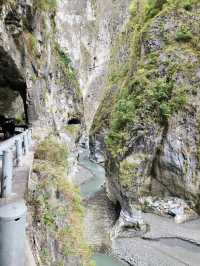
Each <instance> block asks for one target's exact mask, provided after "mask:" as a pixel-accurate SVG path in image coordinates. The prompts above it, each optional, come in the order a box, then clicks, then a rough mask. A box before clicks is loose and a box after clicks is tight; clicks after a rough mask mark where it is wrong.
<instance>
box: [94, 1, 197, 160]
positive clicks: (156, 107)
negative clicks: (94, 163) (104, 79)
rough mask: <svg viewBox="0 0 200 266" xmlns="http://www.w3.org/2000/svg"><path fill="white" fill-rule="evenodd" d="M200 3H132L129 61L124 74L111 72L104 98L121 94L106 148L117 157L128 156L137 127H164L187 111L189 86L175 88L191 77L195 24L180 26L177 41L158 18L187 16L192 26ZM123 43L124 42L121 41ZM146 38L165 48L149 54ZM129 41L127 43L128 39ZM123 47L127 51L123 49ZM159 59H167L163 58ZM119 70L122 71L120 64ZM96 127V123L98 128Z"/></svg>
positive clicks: (152, 50) (115, 100)
mask: <svg viewBox="0 0 200 266" xmlns="http://www.w3.org/2000/svg"><path fill="white" fill-rule="evenodd" d="M197 2H198V1H164V0H163V1H161V0H160V1H149V0H148V1H133V3H132V4H131V7H130V11H131V17H130V19H129V22H128V24H127V26H126V29H125V31H124V32H126V34H128V35H129V40H130V41H129V47H128V55H129V56H128V59H127V60H126V62H125V64H124V68H123V71H122V70H121V71H118V70H117V69H114V68H113V65H111V70H113V69H114V71H112V72H111V77H110V81H109V82H110V84H109V89H108V90H109V92H107V93H106V97H107V96H108V95H109V93H110V94H111V91H112V88H113V86H117V87H118V88H119V89H118V91H119V93H118V94H117V95H118V96H117V97H116V98H114V103H115V102H116V104H115V107H114V109H113V112H111V113H112V115H111V116H112V118H111V119H110V120H109V117H108V123H110V125H109V126H110V127H111V131H110V134H109V136H108V138H107V147H108V149H109V150H110V151H111V153H112V154H113V156H117V155H120V156H121V155H123V154H124V153H125V152H126V149H127V145H126V144H127V142H128V141H130V139H131V134H130V133H131V132H132V129H133V130H134V127H135V126H136V125H137V126H139V125H142V124H143V123H152V122H155V123H160V124H161V125H163V124H165V123H166V122H167V120H168V119H169V118H170V116H171V115H172V114H173V113H174V112H178V111H179V110H180V109H182V108H184V106H185V105H186V103H187V95H188V93H191V88H190V85H189V84H187V83H186V84H185V85H184V84H183V83H182V82H180V84H177V77H178V75H179V74H180V73H182V76H187V75H188V73H190V70H191V68H192V63H190V62H189V60H188V58H189V57H191V56H192V54H194V53H198V47H196V45H195V43H196V40H195V36H196V34H197V33H198V30H197V28H196V26H197V24H196V25H194V26H193V27H192V26H189V23H187V22H185V24H183V21H180V22H179V23H177V29H176V32H175V34H174V35H173V33H170V32H167V31H166V30H165V27H164V21H161V20H159V17H161V18H163V17H164V16H165V15H168V14H169V13H170V12H171V13H172V14H173V13H176V15H177V18H180V17H181V16H184V17H187V18H188V20H192V15H193V13H192V12H193V11H194V10H193V9H192V8H193V5H194V4H196V3H197ZM197 23H198V22H197ZM156 26H157V27H158V28H159V34H160V36H156V34H157V33H156V32H154V30H151V28H154V27H156ZM155 31H156V29H155ZM124 34H125V33H122V34H121V36H122V35H124ZM130 36H131V37H130ZM162 36H163V37H162ZM120 38H122V37H119V38H118V40H120ZM147 38H149V39H150V40H152V42H153V41H155V42H156V41H157V42H158V44H157V45H158V46H163V47H158V49H151V48H150V45H151V44H150V43H148V42H146V43H145V40H147ZM156 38H157V39H158V40H156ZM125 40H126V41H127V38H125ZM159 42H160V43H159ZM161 42H163V43H164V44H162V43H161ZM120 45H121V46H123V43H121V44H120ZM148 45H149V47H148ZM144 46H145V47H144ZM155 46H156V45H155ZM142 49H143V51H142ZM144 49H145V51H144ZM183 54H187V55H188V58H184V59H183V60H184V61H185V62H184V64H182V63H181V60H182V57H183V56H182V55H183ZM161 55H163V57H164V56H165V58H161ZM114 56H115V59H114V60H115V61H118V60H117V59H116V54H115V55H114ZM117 56H118V55H117ZM114 60H113V61H114ZM111 62H112V61H111ZM115 64H116V63H115ZM161 64H163V70H161ZM118 67H120V68H121V64H119V65H118ZM115 68H116V67H115ZM117 73H118V75H117ZM183 79H184V77H183ZM181 83H182V84H181ZM193 92H194V91H193ZM109 100H110V98H109ZM107 101H108V100H107V99H106V98H105V101H104V102H103V104H102V106H101V108H103V106H107V104H106V103H107ZM107 107H108V106H107ZM111 108H113V107H111ZM111 108H109V110H108V111H107V113H108V114H109V113H110V111H112V110H111ZM102 111H104V110H103V109H100V112H102ZM100 116H101V115H100ZM101 118H102V116H101ZM110 121H112V122H110ZM97 122H98V117H97V120H96V121H95V123H97Z"/></svg>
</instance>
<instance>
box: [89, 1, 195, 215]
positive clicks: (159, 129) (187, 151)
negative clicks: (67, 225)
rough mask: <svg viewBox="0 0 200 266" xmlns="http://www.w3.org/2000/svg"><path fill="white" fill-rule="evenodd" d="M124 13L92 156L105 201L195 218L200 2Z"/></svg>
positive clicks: (157, 4) (144, 4) (136, 5)
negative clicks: (173, 203) (181, 207)
mask: <svg viewBox="0 0 200 266" xmlns="http://www.w3.org/2000/svg"><path fill="white" fill-rule="evenodd" d="M130 10H131V17H130V19H129V21H128V23H127V25H126V27H125V28H124V31H123V32H122V33H121V35H119V36H118V38H117V39H116V41H115V47H114V51H113V56H112V60H111V63H110V69H111V74H110V75H109V81H108V86H107V90H106V93H105V96H104V100H103V101H102V103H101V106H100V107H99V109H98V111H97V114H96V117H95V119H94V123H93V126H92V129H91V132H90V135H91V137H90V142H91V149H92V151H93V153H95V152H98V150H99V147H100V150H101V152H102V153H101V155H103V156H104V157H105V161H106V162H105V163H106V171H107V189H108V193H109V195H110V198H111V199H112V200H114V201H116V202H120V204H121V205H122V207H123V208H124V209H125V210H127V211H128V212H130V213H131V210H132V208H133V207H136V205H141V204H140V203H139V202H140V198H141V197H143V196H148V195H156V196H161V197H164V196H169V195H171V196H177V197H180V198H183V199H186V200H189V201H191V202H192V203H191V205H192V206H193V208H194V209H196V210H198V211H199V197H200V186H199V185H200V176H199V175H200V172H199V108H200V105H199V97H200V96H199V86H200V75H199V71H200V69H199V62H200V61H199V51H200V50H199V49H200V47H199V25H200V20H199V13H200V5H199V1H167V0H166V1H165V0H161V1H133V2H132V5H131V8H130ZM98 140H100V142H98ZM99 143H100V144H99ZM97 157H98V154H97Z"/></svg>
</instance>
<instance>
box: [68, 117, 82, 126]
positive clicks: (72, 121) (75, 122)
mask: <svg viewBox="0 0 200 266" xmlns="http://www.w3.org/2000/svg"><path fill="white" fill-rule="evenodd" d="M80 124H81V120H80V119H78V118H72V119H70V120H69V121H68V125H80Z"/></svg>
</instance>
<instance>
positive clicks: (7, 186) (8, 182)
mask: <svg viewBox="0 0 200 266" xmlns="http://www.w3.org/2000/svg"><path fill="white" fill-rule="evenodd" d="M12 177H13V156H12V152H11V150H10V149H8V150H6V151H3V163H2V182H1V197H2V198H7V197H9V196H11V195H12Z"/></svg>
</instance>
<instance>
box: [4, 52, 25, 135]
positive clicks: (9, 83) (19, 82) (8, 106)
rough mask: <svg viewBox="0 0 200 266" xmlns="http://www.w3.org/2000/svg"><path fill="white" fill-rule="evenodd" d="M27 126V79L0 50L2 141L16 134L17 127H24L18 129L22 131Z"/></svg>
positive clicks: (8, 56)
mask: <svg viewBox="0 0 200 266" xmlns="http://www.w3.org/2000/svg"><path fill="white" fill-rule="evenodd" d="M1 48H2V47H1ZM27 124H28V113H27V103H26V82H25V78H24V77H23V75H22V73H21V72H20V71H19V69H18V67H17V65H16V63H15V62H14V60H13V59H12V57H11V56H10V55H9V54H8V53H7V52H6V51H5V50H4V49H3V48H2V49H0V130H1V131H0V139H1V140H2V139H5V138H8V137H11V135H13V132H14V133H15V127H16V128H17V126H20V125H21V126H22V125H23V127H21V129H19V128H18V130H20V131H21V130H23V129H24V128H26V127H27ZM13 127H14V130H13ZM8 131H10V132H8ZM7 133H12V134H7Z"/></svg>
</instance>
